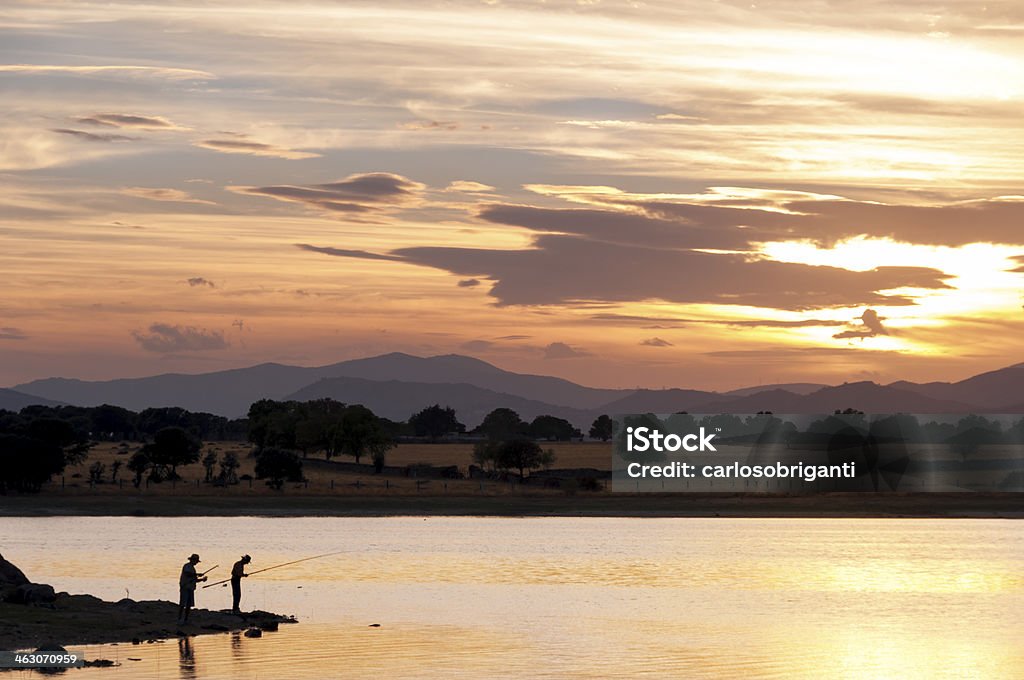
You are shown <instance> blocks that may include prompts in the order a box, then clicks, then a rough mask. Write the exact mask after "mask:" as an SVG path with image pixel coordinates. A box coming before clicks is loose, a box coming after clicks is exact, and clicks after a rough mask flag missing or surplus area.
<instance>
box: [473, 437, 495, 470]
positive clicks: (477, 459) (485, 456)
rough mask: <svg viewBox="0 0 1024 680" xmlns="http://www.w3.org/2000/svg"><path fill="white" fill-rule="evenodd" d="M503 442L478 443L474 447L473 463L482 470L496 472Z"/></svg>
mask: <svg viewBox="0 0 1024 680" xmlns="http://www.w3.org/2000/svg"><path fill="white" fill-rule="evenodd" d="M500 446H501V442H492V441H485V442H477V443H476V444H474V445H473V462H474V463H475V464H476V465H479V466H480V467H482V468H486V469H488V470H492V471H493V470H494V468H495V464H496V462H497V460H498V447H500Z"/></svg>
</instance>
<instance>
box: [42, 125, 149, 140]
mask: <svg viewBox="0 0 1024 680" xmlns="http://www.w3.org/2000/svg"><path fill="white" fill-rule="evenodd" d="M50 132H56V133H58V134H61V135H70V136H72V137H76V138H78V139H81V140H83V141H86V142H130V141H133V140H135V139H138V138H137V137H128V136H126V135H111V134H96V133H95V132H86V131H85V130H72V129H70V128H51V129H50Z"/></svg>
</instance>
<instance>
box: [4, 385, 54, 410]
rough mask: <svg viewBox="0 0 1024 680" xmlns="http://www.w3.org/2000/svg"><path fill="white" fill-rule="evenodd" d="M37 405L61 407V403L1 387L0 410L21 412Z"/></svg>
mask: <svg viewBox="0 0 1024 680" xmlns="http://www.w3.org/2000/svg"><path fill="white" fill-rule="evenodd" d="M36 404H39V405H42V406H59V405H60V402H59V401H53V400H51V399H43V398H41V397H36V396H33V395H31V394H25V393H23V392H17V391H15V390H9V389H5V388H3V387H0V409H3V410H6V411H20V410H21V409H23V408H25V407H26V406H33V405H36Z"/></svg>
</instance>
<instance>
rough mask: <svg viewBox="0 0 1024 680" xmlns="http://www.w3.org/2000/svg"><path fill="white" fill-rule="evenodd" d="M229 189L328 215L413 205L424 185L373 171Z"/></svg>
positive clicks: (394, 175) (398, 176)
mask: <svg viewBox="0 0 1024 680" xmlns="http://www.w3.org/2000/svg"><path fill="white" fill-rule="evenodd" d="M229 189H231V190H232V191H235V192H237V193H241V194H249V195H251V196H266V197H269V198H274V199H277V200H279V201H286V202H291V203H301V204H303V205H306V206H308V207H310V208H315V209H317V210H321V211H325V212H334V213H337V212H341V213H361V212H367V211H369V210H373V209H378V208H386V207H394V206H400V205H403V204H406V203H409V202H411V201H413V200H415V199H417V198H419V196H420V195H421V193H422V191H423V189H424V186H423V185H422V184H420V183H419V182H414V181H413V180H411V179H408V178H407V177H403V176H401V175H396V174H392V173H388V172H371V173H362V174H355V175H349V176H348V177H346V178H344V179H341V180H338V181H337V182H328V183H326V184H312V185H306V186H295V185H289V184H281V185H276V186H264V187H229Z"/></svg>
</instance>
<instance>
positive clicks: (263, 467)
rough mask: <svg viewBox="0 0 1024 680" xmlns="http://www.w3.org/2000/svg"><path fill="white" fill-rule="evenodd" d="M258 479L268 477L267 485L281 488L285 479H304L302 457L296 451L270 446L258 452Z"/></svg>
mask: <svg viewBox="0 0 1024 680" xmlns="http://www.w3.org/2000/svg"><path fill="white" fill-rule="evenodd" d="M256 479H266V480H267V486H269V487H271V488H273V489H278V490H280V489H281V487H282V486H284V483H285V481H289V482H301V481H302V459H301V458H299V455H298V454H297V453H295V452H294V451H288V450H286V449H279V448H276V447H268V448H265V449H262V450H261V451H260V452H259V453H258V454H256Z"/></svg>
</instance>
